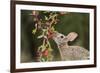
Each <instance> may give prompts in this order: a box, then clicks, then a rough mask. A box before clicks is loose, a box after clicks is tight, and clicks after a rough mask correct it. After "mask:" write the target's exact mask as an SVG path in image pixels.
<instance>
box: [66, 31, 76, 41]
mask: <svg viewBox="0 0 100 73" xmlns="http://www.w3.org/2000/svg"><path fill="white" fill-rule="evenodd" d="M77 36H78V34H77V33H75V32H71V33H69V34H68V35H67V36H66V38H67V41H73V40H75V39H76V38H77Z"/></svg>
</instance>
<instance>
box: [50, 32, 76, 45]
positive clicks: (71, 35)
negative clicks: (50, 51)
mask: <svg viewBox="0 0 100 73" xmlns="http://www.w3.org/2000/svg"><path fill="white" fill-rule="evenodd" d="M77 36H78V34H77V33H75V32H71V33H69V34H68V35H67V36H65V35H63V34H61V33H59V32H57V31H55V32H54V33H53V36H52V39H53V40H54V41H55V42H56V43H57V45H60V44H62V43H68V41H73V40H75V39H76V37H77Z"/></svg>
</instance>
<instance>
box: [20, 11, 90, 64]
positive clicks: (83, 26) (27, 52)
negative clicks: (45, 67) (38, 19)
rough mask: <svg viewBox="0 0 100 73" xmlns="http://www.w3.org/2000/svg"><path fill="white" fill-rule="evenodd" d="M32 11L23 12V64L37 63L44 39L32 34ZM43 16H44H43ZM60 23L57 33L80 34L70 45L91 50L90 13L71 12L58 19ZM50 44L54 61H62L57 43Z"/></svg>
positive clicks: (57, 25)
mask: <svg viewBox="0 0 100 73" xmlns="http://www.w3.org/2000/svg"><path fill="white" fill-rule="evenodd" d="M41 12H42V11H40V13H41ZM31 13H32V10H21V62H22V63H23V62H36V60H35V59H36V50H37V48H38V46H40V45H41V44H42V39H37V36H38V35H40V33H39V32H37V33H36V35H33V34H32V29H33V28H35V26H34V21H33V16H32V15H30V14H31ZM41 16H42V14H41ZM58 19H60V21H59V22H58V23H57V24H56V25H55V29H56V31H58V32H60V33H62V34H64V35H67V34H68V33H70V32H76V33H78V38H77V39H76V40H75V41H73V42H69V45H79V46H82V47H84V48H86V49H88V50H89V13H75V12H70V13H68V14H65V15H60V16H59V17H58ZM50 44H51V46H52V49H53V53H52V55H53V61H60V60H61V58H60V54H59V50H58V48H57V45H56V43H55V42H54V41H53V40H52V39H51V40H50Z"/></svg>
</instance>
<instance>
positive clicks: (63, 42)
mask: <svg viewBox="0 0 100 73" xmlns="http://www.w3.org/2000/svg"><path fill="white" fill-rule="evenodd" d="M77 36H78V34H77V33H75V32H71V33H69V34H68V35H67V36H65V35H63V34H61V33H59V32H54V33H53V36H52V39H53V40H54V41H55V42H56V44H57V46H58V48H59V51H60V55H61V59H62V60H63V61H66V60H86V59H89V51H88V50H87V49H85V48H82V47H80V46H69V45H68V42H69V41H73V40H75V38H76V37H77Z"/></svg>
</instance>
